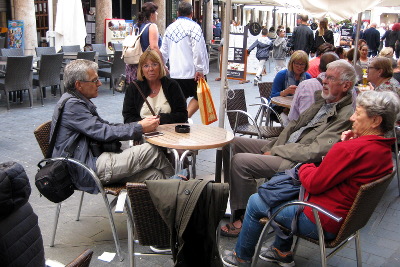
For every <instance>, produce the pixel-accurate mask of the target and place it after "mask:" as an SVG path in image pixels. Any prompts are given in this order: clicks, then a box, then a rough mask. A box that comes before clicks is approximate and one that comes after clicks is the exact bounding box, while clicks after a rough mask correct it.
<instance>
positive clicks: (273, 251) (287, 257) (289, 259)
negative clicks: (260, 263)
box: [260, 246, 295, 267]
mask: <svg viewBox="0 0 400 267" xmlns="http://www.w3.org/2000/svg"><path fill="white" fill-rule="evenodd" d="M260 258H261V259H262V260H265V261H269V262H275V263H278V264H279V265H280V266H283V267H292V266H295V263H294V261H293V253H292V252H291V251H289V252H281V251H280V250H279V249H277V248H275V247H273V246H270V247H269V248H268V249H267V250H266V251H264V252H261V254H260Z"/></svg>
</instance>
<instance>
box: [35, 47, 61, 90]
mask: <svg viewBox="0 0 400 267" xmlns="http://www.w3.org/2000/svg"><path fill="white" fill-rule="evenodd" d="M63 57H64V54H62V53H59V54H53V55H50V54H43V55H42V56H41V59H40V70H39V86H40V87H45V86H54V85H58V86H60V84H61V80H60V71H61V68H62V62H63Z"/></svg>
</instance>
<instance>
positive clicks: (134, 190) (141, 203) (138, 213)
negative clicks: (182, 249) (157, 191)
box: [126, 183, 170, 266]
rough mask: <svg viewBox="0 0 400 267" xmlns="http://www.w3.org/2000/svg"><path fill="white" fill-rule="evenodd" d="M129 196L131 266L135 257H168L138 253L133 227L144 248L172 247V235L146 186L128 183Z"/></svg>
mask: <svg viewBox="0 0 400 267" xmlns="http://www.w3.org/2000/svg"><path fill="white" fill-rule="evenodd" d="M126 189H127V194H128V198H129V200H130V201H129V202H130V205H127V206H128V208H129V212H128V214H129V215H128V250H129V259H130V266H134V265H135V263H134V258H135V256H151V255H166V254H165V253H164V254H160V253H137V252H135V246H134V242H133V239H132V238H133V233H132V230H133V225H134V226H135V227H134V228H135V235H136V236H135V238H137V240H138V241H139V244H140V245H142V246H164V247H166V246H170V233H169V229H168V226H167V225H166V224H165V222H164V221H163V219H162V218H161V216H160V214H159V213H158V211H157V210H156V208H155V206H154V204H153V201H152V200H151V197H150V194H149V191H148V189H147V186H146V184H143V183H127V184H126ZM167 255H168V254H167Z"/></svg>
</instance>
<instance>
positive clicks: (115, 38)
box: [104, 19, 129, 54]
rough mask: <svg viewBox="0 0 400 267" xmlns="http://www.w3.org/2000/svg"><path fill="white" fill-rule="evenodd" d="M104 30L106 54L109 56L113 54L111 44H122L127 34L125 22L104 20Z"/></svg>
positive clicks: (122, 20)
mask: <svg viewBox="0 0 400 267" xmlns="http://www.w3.org/2000/svg"><path fill="white" fill-rule="evenodd" d="M104 28H105V31H104V33H105V34H104V39H105V40H104V43H105V44H106V47H107V53H109V54H111V53H113V52H114V48H113V45H112V44H113V43H122V42H123V41H124V39H125V37H126V36H127V34H128V33H127V29H126V28H127V27H126V22H125V20H124V19H106V20H105V25H104ZM128 28H129V26H128Z"/></svg>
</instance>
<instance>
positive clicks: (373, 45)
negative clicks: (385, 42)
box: [364, 23, 381, 57]
mask: <svg viewBox="0 0 400 267" xmlns="http://www.w3.org/2000/svg"><path fill="white" fill-rule="evenodd" d="M364 39H365V41H367V45H368V48H369V50H368V57H375V56H376V55H378V49H379V45H380V40H381V39H380V33H379V31H378V30H377V29H376V23H371V26H370V27H369V29H367V30H365V32H364Z"/></svg>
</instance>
